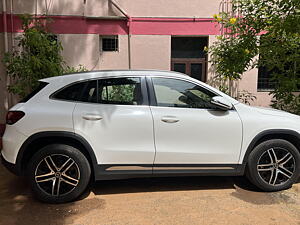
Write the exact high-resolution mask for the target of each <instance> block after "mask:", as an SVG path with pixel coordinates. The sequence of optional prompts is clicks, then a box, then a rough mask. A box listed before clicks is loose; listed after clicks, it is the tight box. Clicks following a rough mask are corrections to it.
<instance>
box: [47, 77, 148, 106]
mask: <svg viewBox="0 0 300 225" xmlns="http://www.w3.org/2000/svg"><path fill="white" fill-rule="evenodd" d="M120 78H140V79H141V92H142V97H143V103H142V104H141V105H123V104H103V103H99V99H98V95H97V102H85V101H76V100H67V99H58V98H55V97H54V96H55V94H56V93H58V92H60V91H62V90H64V89H66V88H68V87H70V86H72V85H74V84H78V83H82V82H89V81H93V80H96V81H97V91H98V81H99V80H107V79H120ZM86 87H87V85H85V87H84V88H83V89H82V90H81V93H80V96H82V94H83V92H84V90H85V89H86ZM49 99H50V100H56V101H65V102H73V103H85V104H98V105H122V106H145V105H148V106H149V99H148V91H147V84H146V78H145V76H143V75H140V76H132V75H122V76H107V77H98V78H90V79H85V80H80V81H75V82H72V83H70V84H67V85H65V86H64V87H62V88H60V89H58V90H56V91H55V92H53V93H52V94H51V95H50V96H49Z"/></svg>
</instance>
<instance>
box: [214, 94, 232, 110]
mask: <svg viewBox="0 0 300 225" xmlns="http://www.w3.org/2000/svg"><path fill="white" fill-rule="evenodd" d="M210 103H211V104H213V105H214V106H216V107H217V108H219V109H221V110H229V109H232V104H231V103H230V102H229V101H227V100H226V99H225V98H223V97H222V96H215V97H213V98H212V99H211V101H210Z"/></svg>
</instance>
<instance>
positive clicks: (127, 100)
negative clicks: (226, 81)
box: [2, 71, 300, 203]
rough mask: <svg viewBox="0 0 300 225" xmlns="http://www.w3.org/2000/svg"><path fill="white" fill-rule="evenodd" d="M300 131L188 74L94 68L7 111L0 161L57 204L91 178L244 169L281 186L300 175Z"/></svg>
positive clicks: (279, 115)
mask: <svg viewBox="0 0 300 225" xmlns="http://www.w3.org/2000/svg"><path fill="white" fill-rule="evenodd" d="M299 132H300V117H298V116H296V115H293V114H289V113H286V112H282V111H278V110H272V109H263V108H256V107H250V106H247V105H244V104H241V103H239V102H238V101H236V100H235V99H233V98H231V97H229V96H227V95H225V94H224V93H222V92H220V91H218V90H216V89H214V88H212V87H210V86H208V85H207V84H204V83H202V82H200V81H198V80H195V79H193V78H191V77H188V76H187V75H184V74H180V73H175V72H167V71H97V72H88V73H78V74H72V75H65V76H58V77H52V78H47V79H43V80H41V81H40V86H39V87H38V89H37V90H35V91H34V92H33V93H31V94H30V95H29V96H28V97H26V98H25V99H24V100H23V101H21V102H20V103H18V104H17V105H15V106H14V107H13V108H11V109H10V111H9V112H8V114H7V125H6V130H5V133H4V136H3V149H2V157H3V163H4V164H5V165H6V166H7V168H9V169H10V170H11V171H13V172H14V173H16V174H18V175H25V174H26V175H27V176H28V179H29V181H30V183H31V185H32V190H33V193H34V194H35V195H36V197H37V198H38V199H40V200H42V201H46V202H52V203H59V202H67V201H71V200H74V199H76V198H77V197H78V196H79V195H80V194H82V192H83V191H84V190H85V189H86V188H87V186H88V184H89V181H90V180H91V179H93V180H106V179H121V178H132V177H150V176H151V177H155V176H174V175H180V176H182V175H184V176H191V175H217V176H219V175H229V176H235V175H244V174H246V175H247V176H248V178H249V179H250V180H251V181H252V182H253V184H255V185H256V186H257V187H258V188H260V189H262V190H264V191H278V190H282V189H286V188H289V187H290V186H291V185H292V184H293V183H294V182H296V181H297V179H298V177H299V171H300V153H299V149H300V135H299Z"/></svg>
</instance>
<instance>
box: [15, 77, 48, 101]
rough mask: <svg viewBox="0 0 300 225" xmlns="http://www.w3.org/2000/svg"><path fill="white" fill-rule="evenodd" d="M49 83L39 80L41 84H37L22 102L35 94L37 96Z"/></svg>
mask: <svg viewBox="0 0 300 225" xmlns="http://www.w3.org/2000/svg"><path fill="white" fill-rule="evenodd" d="M47 85H48V83H46V82H41V81H40V82H39V86H37V87H36V88H35V89H34V90H33V91H32V92H31V93H30V94H28V95H27V96H26V97H25V98H23V99H22V100H21V101H20V103H24V102H27V101H28V100H29V99H31V98H32V97H33V96H35V95H36V94H37V93H38V92H40V91H41V90H42V89H43V88H44V87H46V86H47Z"/></svg>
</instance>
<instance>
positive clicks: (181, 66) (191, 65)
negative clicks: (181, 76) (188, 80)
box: [171, 58, 205, 82]
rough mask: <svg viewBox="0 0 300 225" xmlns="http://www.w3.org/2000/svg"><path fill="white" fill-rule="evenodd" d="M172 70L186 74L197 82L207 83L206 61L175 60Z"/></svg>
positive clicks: (172, 63) (201, 59)
mask: <svg viewBox="0 0 300 225" xmlns="http://www.w3.org/2000/svg"><path fill="white" fill-rule="evenodd" d="M171 70H172V71H177V72H180V73H185V74H187V75H189V76H191V77H193V78H195V79H197V80H200V81H203V82H205V59H203V58H200V59H199V58H198V59H197V58H195V59H192V58H173V59H172V62H171Z"/></svg>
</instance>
